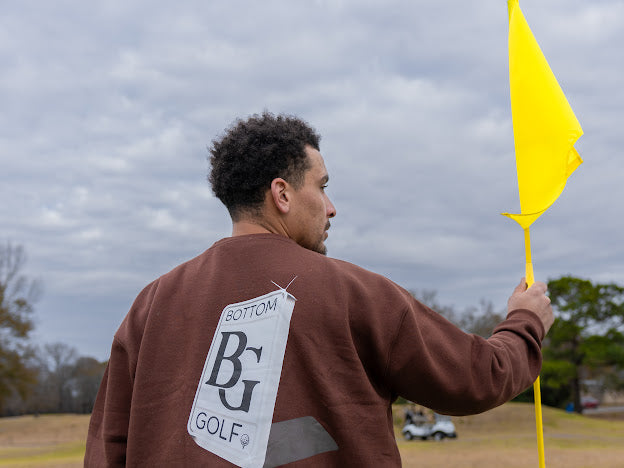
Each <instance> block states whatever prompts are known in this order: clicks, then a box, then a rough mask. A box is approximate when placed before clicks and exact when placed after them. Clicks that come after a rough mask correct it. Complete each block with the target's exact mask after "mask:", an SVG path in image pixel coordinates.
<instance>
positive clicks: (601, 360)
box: [0, 243, 624, 416]
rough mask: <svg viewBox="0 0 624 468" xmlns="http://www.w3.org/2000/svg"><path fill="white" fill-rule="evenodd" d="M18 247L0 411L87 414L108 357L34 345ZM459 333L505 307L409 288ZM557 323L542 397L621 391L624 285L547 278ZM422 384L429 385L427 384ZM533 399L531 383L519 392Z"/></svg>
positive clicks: (12, 249) (5, 320) (31, 288)
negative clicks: (461, 303)
mask: <svg viewBox="0 0 624 468" xmlns="http://www.w3.org/2000/svg"><path fill="white" fill-rule="evenodd" d="M25 261H26V256H25V253H24V250H23V248H22V247H21V246H14V245H12V244H10V243H7V244H5V245H0V416H6V415H16V414H24V413H55V412H75V413H89V412H91V410H92V408H93V404H94V402H95V397H96V394H97V390H98V387H99V384H100V381H101V379H102V376H103V373H104V369H105V367H106V362H99V361H97V360H96V359H94V358H91V357H85V356H79V355H78V352H77V351H76V349H75V348H72V347H71V346H68V345H66V344H63V343H53V344H46V345H44V346H42V347H36V346H33V345H32V344H31V343H30V342H29V339H28V338H29V333H30V332H31V331H32V329H33V320H32V315H33V312H34V303H35V302H36V301H37V299H38V298H39V296H40V294H41V284H40V283H39V282H38V281H36V280H32V279H30V278H28V277H26V276H25V275H23V274H22V269H23V266H24V263H25ZM412 294H413V295H414V296H415V297H416V298H417V299H418V300H420V301H421V302H422V303H424V304H426V305H427V306H429V307H431V308H432V309H433V310H435V311H437V312H438V313H440V314H441V315H443V316H445V317H446V318H447V319H449V320H450V321H451V322H453V323H455V324H456V325H458V326H459V327H460V328H462V329H463V330H464V331H467V332H469V333H474V334H477V335H480V336H482V337H484V338H487V337H488V336H489V335H490V334H491V332H492V330H493V328H494V327H495V326H496V325H497V324H498V323H499V322H501V321H502V320H503V319H504V317H505V315H506V310H502V311H496V310H495V308H494V306H493V304H492V303H491V302H489V301H486V300H481V302H480V304H479V306H478V307H468V308H465V309H464V310H461V311H460V310H457V309H456V308H455V307H454V306H449V305H444V304H440V303H439V302H438V300H437V294H436V292H435V291H432V290H422V291H412ZM548 294H549V297H550V300H551V303H552V306H553V309H554V311H555V322H554V324H553V326H552V328H551V330H550V332H549V333H548V335H547V336H546V339H545V340H544V342H543V346H542V354H543V358H544V359H543V365H542V372H541V376H540V381H541V393H542V402H543V403H544V404H545V405H549V406H555V407H561V408H563V407H565V406H567V405H569V404H572V405H573V407H574V410H575V411H577V412H579V413H580V412H582V411H583V406H582V401H581V396H582V394H583V393H584V392H587V390H588V388H585V387H586V386H587V383H588V382H590V381H591V382H592V391H593V392H594V393H597V394H598V395H596V396H597V397H599V398H600V397H601V394H603V393H604V392H607V391H617V392H623V391H624V287H622V286H619V285H617V284H615V283H593V282H591V281H589V280H587V279H581V278H576V277H573V276H569V275H567V276H561V277H559V278H556V279H551V280H549V281H548ZM424 384H426V383H424ZM517 399H518V400H520V401H533V389H532V387H531V388H529V389H527V390H526V391H525V392H524V393H523V394H521V395H520V396H519V397H518V398H517Z"/></svg>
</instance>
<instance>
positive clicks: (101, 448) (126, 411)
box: [84, 281, 158, 467]
mask: <svg viewBox="0 0 624 468" xmlns="http://www.w3.org/2000/svg"><path fill="white" fill-rule="evenodd" d="M157 285H158V281H155V282H153V283H151V284H150V285H148V286H146V287H145V289H143V291H141V293H140V294H139V296H138V297H137V298H136V300H135V301H134V304H133V305H132V308H131V309H130V312H128V315H126V317H125V318H124V321H123V322H122V324H121V326H120V327H119V330H117V333H115V337H114V339H113V344H112V347H111V354H110V359H109V361H108V364H107V366H106V370H105V372H104V377H103V378H102V383H101V385H100V389H99V391H98V394H97V397H96V400H95V405H94V407H93V412H92V414H91V420H90V423H89V432H88V434H87V447H86V452H85V459H84V466H85V467H117V466H120V467H121V466H125V465H126V448H127V442H128V426H129V422H130V412H131V403H132V393H133V387H134V376H135V372H136V362H137V356H138V354H139V350H140V347H141V340H142V337H143V331H144V328H145V323H146V320H147V316H148V314H149V310H150V308H151V305H152V301H153V298H154V295H155V292H156V289H157Z"/></svg>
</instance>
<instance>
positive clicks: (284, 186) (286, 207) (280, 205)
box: [271, 177, 292, 214]
mask: <svg viewBox="0 0 624 468" xmlns="http://www.w3.org/2000/svg"><path fill="white" fill-rule="evenodd" d="M290 190H292V187H291V185H290V184H289V183H288V182H286V181H285V180H284V179H282V178H279V177H278V178H276V179H273V180H272V181H271V199H272V200H273V204H274V205H275V208H277V210H278V211H279V212H280V213H282V214H287V213H288V212H289V211H290Z"/></svg>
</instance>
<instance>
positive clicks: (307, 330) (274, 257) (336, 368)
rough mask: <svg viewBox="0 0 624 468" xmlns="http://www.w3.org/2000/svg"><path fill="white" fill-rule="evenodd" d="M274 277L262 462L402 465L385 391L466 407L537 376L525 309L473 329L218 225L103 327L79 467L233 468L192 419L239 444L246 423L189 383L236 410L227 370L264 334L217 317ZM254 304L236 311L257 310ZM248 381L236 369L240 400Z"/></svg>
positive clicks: (283, 246) (534, 336)
mask: <svg viewBox="0 0 624 468" xmlns="http://www.w3.org/2000/svg"><path fill="white" fill-rule="evenodd" d="M291 282H292V283H291ZM289 283H291V284H290V285H289ZM277 285H279V286H277ZM287 285H289V286H288V287H287V291H288V293H289V294H290V295H292V296H293V297H294V299H295V302H294V310H293V312H292V319H291V321H290V331H289V332H288V339H287V342H286V350H285V354H284V357H283V366H282V368H281V378H280V379H279V387H278V389H277V397H276V400H275V407H274V411H273V417H272V422H273V425H272V426H271V437H270V438H269V442H268V444H269V449H268V451H267V464H266V466H277V465H281V464H283V463H285V462H287V461H292V460H294V461H293V462H292V463H290V464H288V466H293V467H312V466H315V467H316V466H323V467H332V466H341V467H345V466H362V467H363V466H370V467H385V466H401V461H400V456H399V452H398V449H397V446H396V442H395V436H394V432H393V425H392V414H391V403H392V402H393V401H394V400H395V399H396V397H397V396H403V397H404V398H406V399H408V400H411V401H414V402H415V403H417V404H420V405H423V406H425V407H428V408H431V409H433V410H435V411H437V412H439V413H445V414H451V415H466V414H474V413H479V412H483V411H486V410H488V409H491V408H494V407H496V406H498V405H501V404H502V403H504V402H506V401H508V400H510V399H511V398H513V397H514V396H516V395H517V394H518V393H520V392H521V391H523V390H524V389H526V388H527V387H528V386H530V385H531V383H532V382H533V381H534V380H535V379H536V377H537V375H538V374H539V370H540V367H541V351H540V346H541V340H542V339H543V335H544V329H543V326H542V324H541V322H540V320H539V319H538V318H537V316H536V315H535V314H534V313H532V312H530V311H526V310H515V311H512V312H511V313H509V315H508V317H507V319H506V320H505V321H504V322H503V323H501V324H500V325H498V326H497V327H496V329H495V330H494V332H493V334H492V336H491V337H490V338H489V339H487V340H486V339H483V338H481V337H479V336H475V335H470V334H466V333H464V332H462V331H461V330H460V329H458V328H457V327H455V326H454V325H453V324H451V323H450V322H448V321H447V320H446V319H444V318H443V317H442V316H440V315H439V314H438V313H436V312H434V311H432V310H430V309H429V308H427V307H425V306H424V305H422V304H420V303H419V302H417V301H416V300H415V299H414V298H413V297H412V296H411V295H410V294H409V293H408V292H407V291H405V290H404V289H402V288H401V287H399V286H397V285H396V284H395V283H393V282H391V281H390V280H388V279H386V278H384V277H382V276H380V275H377V274H374V273H371V272H369V271H366V270H364V269H362V268H359V267H357V266H355V265H352V264H349V263H347V262H343V261H340V260H335V259H332V258H327V257H325V256H323V255H320V254H317V253H315V252H312V251H309V250H306V249H304V248H302V247H300V246H299V245H297V244H296V243H295V242H294V241H292V240H290V239H287V238H285V237H281V236H278V235H273V234H255V235H249V236H240V237H232V238H226V239H223V240H221V241H218V242H217V243H215V244H214V245H213V246H212V247H211V248H210V249H208V250H207V251H206V252H204V253H203V254H201V255H199V256H198V257H196V258H194V259H192V260H190V261H189V262H186V263H184V264H182V265H180V266H178V267H177V268H175V269H174V270H172V271H171V272H169V273H167V274H165V275H163V276H162V277H160V278H159V279H157V280H156V281H154V282H153V283H151V284H150V285H148V286H147V287H146V288H145V289H144V290H143V291H142V292H141V293H140V294H139V296H138V297H137V299H136V300H135V302H134V304H133V306H132V308H131V309H130V311H129V313H128V315H127V316H126V318H125V319H124V321H123V323H122V324H121V326H120V328H119V330H118V331H117V333H116V334H115V337H114V340H113V345H112V349H111V356H110V360H109V363H108V367H107V370H106V374H105V375H104V379H103V382H102V385H101V388H100V391H99V393H98V397H97V401H96V403H95V408H94V410H93V415H92V417H91V424H90V427H89V434H88V439H87V451H86V455H85V466H89V467H96V466H124V464H125V465H126V466H150V467H151V466H167V467H173V466H193V467H194V466H211V467H212V466H214V467H221V466H223V467H227V466H234V465H232V464H231V463H230V462H228V461H226V460H224V459H223V458H220V457H218V456H217V455H215V454H213V453H211V452H210V451H208V450H206V449H205V448H203V447H202V446H200V445H198V444H199V442H197V443H196V441H195V440H194V439H193V437H191V435H190V428H191V426H192V428H194V429H195V430H196V431H199V430H200V429H201V430H202V431H205V432H202V434H203V435H205V437H206V438H210V437H214V438H217V437H219V438H220V440H219V441H223V443H228V440H227V439H228V438H229V443H233V444H238V445H237V447H238V449H239V450H241V449H248V448H249V447H251V445H250V446H249V447H247V445H246V444H250V443H251V442H250V440H249V437H248V436H247V435H246V434H242V433H241V432H242V430H241V427H242V424H243V423H242V422H241V424H234V425H232V424H230V425H228V426H226V421H225V419H223V418H220V417H216V416H215V417H211V415H210V411H208V410H201V408H200V409H195V406H194V401H195V398H196V394H197V392H198V388H199V387H201V385H202V384H204V385H205V384H206V383H210V382H211V383H212V384H214V385H216V386H215V388H214V390H215V395H217V393H216V392H217V391H219V392H221V393H219V395H221V396H220V398H221V401H222V402H223V404H224V405H226V404H227V405H229V406H230V407H233V408H234V410H235V412H238V413H241V414H242V413H243V412H244V411H245V410H246V409H247V410H248V408H243V407H244V406H245V405H244V404H245V393H242V390H241V391H240V392H239V393H238V394H236V396H232V395H233V393H231V392H233V391H234V388H240V389H242V388H243V387H242V385H243V380H242V379H241V381H236V386H234V385H233V383H234V381H235V377H238V375H239V374H241V375H243V374H244V372H245V369H244V366H246V365H247V364H246V363H247V362H248V361H243V357H242V356H243V353H244V355H245V356H248V357H247V359H249V358H250V356H251V358H253V363H254V364H256V358H257V362H258V363H260V362H261V359H260V358H261V356H265V355H267V353H268V351H267V350H266V348H267V347H266V346H264V348H263V349H260V348H254V349H251V348H253V347H252V346H251V344H250V345H249V346H248V347H246V348H245V346H246V342H245V343H243V341H242V340H243V336H242V334H240V333H239V334H233V333H229V334H225V333H224V332H220V333H217V334H215V330H217V326H218V324H219V323H220V317H221V316H223V317H224V318H223V320H225V319H226V318H227V317H226V315H227V313H229V314H230V316H229V318H233V317H235V316H234V315H233V314H234V313H236V311H235V310H234V309H231V308H230V309H228V307H230V306H231V305H232V304H237V303H241V302H244V301H248V300H250V299H253V298H258V297H262V296H263V295H265V294H268V293H271V292H274V291H279V287H282V288H286V286H287ZM254 307H255V308H254V309H251V308H249V307H248V312H249V314H251V313H252V312H255V313H256V314H257V315H258V316H259V313H260V307H259V306H258V307H256V306H254ZM238 310H239V311H241V310H243V309H240V308H239V309H238ZM222 312H223V314H222ZM262 312H264V311H262ZM241 313H243V312H239V316H240V314H241ZM244 313H246V312H244ZM217 331H219V330H217ZM213 337H214V339H215V340H217V339H218V338H219V339H220V340H221V341H220V343H221V345H222V347H219V346H218V344H219V343H218V342H217V341H215V343H216V344H215V345H214V346H213V351H212V352H213V353H217V352H219V353H220V354H218V356H219V357H220V359H221V360H220V361H218V363H219V364H220V366H221V367H220V368H219V369H217V368H218V367H219V366H217V365H216V364H215V365H214V366H213V367H210V366H208V362H207V356H208V354H209V351H211V344H212V342H213ZM226 338H227V339H229V344H228V346H230V347H229V348H228V347H227V346H226V343H225V342H226V341H227V340H226ZM236 344H239V345H240V347H239V348H238V349H234V348H235V347H236V346H234V345H236ZM250 349H251V351H250ZM252 351H253V353H252ZM254 353H255V354H254ZM263 353H264V354H263ZM237 356H240V358H239V359H237ZM254 356H255V357H254ZM218 359H219V358H218ZM205 364H206V369H207V371H206V372H207V373H206V374H202V372H203V370H204V365H205ZM228 366H229V367H228ZM237 366H238V368H239V370H241V368H243V369H242V371H241V372H238V374H237ZM211 369H212V371H213V373H212V374H210V370H211ZM215 369H216V370H215ZM217 370H219V372H221V371H222V372H223V373H221V374H217ZM224 375H225V376H226V377H223V376H224ZM202 376H203V380H202ZM230 376H231V377H232V379H231V380H230V382H226V380H227V378H228V377H230ZM206 377H209V379H207V378H206ZM260 380H262V379H260V378H258V379H255V380H254V379H251V378H250V379H247V383H246V384H245V385H246V386H245V392H246V394H247V396H248V397H249V399H248V403H250V402H251V403H250V405H251V404H253V402H254V398H256V397H255V396H253V395H257V394H258V393H257V392H256V393H255V394H254V392H255V391H256V390H258V391H260V390H259V389H260V388H261V387H262V384H257V388H255V387H254V386H255V385H256V384H254V382H256V383H257V382H258V381H260ZM198 385H199V387H198ZM206 388H208V387H206ZM215 398H216V397H215ZM239 403H240V405H239ZM192 410H193V411H195V412H193V413H192ZM248 412H249V411H248ZM187 425H188V427H187ZM243 453H245V452H244V450H243Z"/></svg>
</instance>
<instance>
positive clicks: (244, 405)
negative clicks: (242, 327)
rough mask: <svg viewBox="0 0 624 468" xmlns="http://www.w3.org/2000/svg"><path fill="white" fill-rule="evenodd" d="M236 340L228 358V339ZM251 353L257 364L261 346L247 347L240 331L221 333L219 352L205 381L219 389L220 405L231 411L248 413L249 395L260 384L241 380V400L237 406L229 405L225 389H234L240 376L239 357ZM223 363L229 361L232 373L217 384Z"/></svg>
mask: <svg viewBox="0 0 624 468" xmlns="http://www.w3.org/2000/svg"><path fill="white" fill-rule="evenodd" d="M232 337H234V338H233V340H238V341H237V344H236V345H235V349H234V352H233V353H232V354H230V355H229V356H226V354H225V353H226V350H227V349H228V344H229V343H230V339H232ZM247 351H249V352H253V353H254V354H255V358H256V362H257V363H258V364H259V363H260V359H261V358H262V346H260V347H259V348H253V347H251V346H247V335H246V334H245V333H243V332H242V331H233V332H221V343H220V345H219V350H218V351H217V355H216V357H215V362H214V366H213V368H212V372H211V373H210V378H209V379H208V380H207V381H206V384H207V385H212V386H214V387H219V398H220V399H221V403H223V406H225V407H226V408H227V409H229V410H232V411H244V412H246V413H248V412H249V405H250V404H251V395H252V393H253V390H254V387H255V386H256V385H258V384H259V383H260V381H259V380H245V379H243V384H244V386H245V387H244V390H243V398H242V400H241V402H240V404H239V405H238V406H233V405H231V404H230V403H229V402H228V400H227V397H226V389H228V388H232V387H234V386H235V385H236V384H237V383H238V381H239V379H240V377H241V374H242V371H243V365H242V363H241V360H240V357H241V355H242V354H243V353H244V352H247ZM223 361H229V362H230V363H231V364H232V373H231V375H230V378H229V380H227V381H226V382H223V383H219V382H218V381H217V378H218V376H219V371H220V369H221V364H222V363H223Z"/></svg>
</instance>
